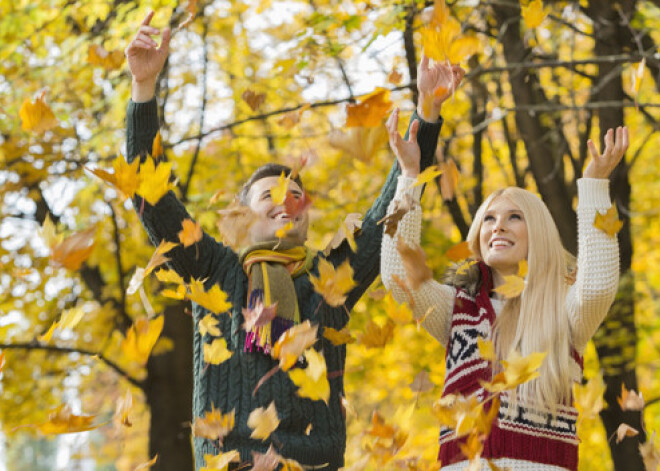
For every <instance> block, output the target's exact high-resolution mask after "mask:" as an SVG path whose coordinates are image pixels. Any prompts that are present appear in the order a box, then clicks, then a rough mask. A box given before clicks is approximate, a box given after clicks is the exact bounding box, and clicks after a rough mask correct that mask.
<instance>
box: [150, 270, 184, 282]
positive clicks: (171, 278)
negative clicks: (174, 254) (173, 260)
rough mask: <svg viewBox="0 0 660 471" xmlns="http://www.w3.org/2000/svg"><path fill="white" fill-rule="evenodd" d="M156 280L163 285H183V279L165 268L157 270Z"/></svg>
mask: <svg viewBox="0 0 660 471" xmlns="http://www.w3.org/2000/svg"><path fill="white" fill-rule="evenodd" d="M156 278H157V279H158V281H161V282H163V283H176V284H177V285H182V284H183V283H184V281H183V278H181V276H180V275H179V274H178V273H177V272H175V271H174V270H170V269H166V268H163V269H160V270H158V271H157V272H156Z"/></svg>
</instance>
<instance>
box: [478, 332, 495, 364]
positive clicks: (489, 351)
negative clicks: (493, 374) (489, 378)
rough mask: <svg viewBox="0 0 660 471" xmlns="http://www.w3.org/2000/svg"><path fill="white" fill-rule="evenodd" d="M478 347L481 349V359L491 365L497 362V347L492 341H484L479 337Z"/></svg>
mask: <svg viewBox="0 0 660 471" xmlns="http://www.w3.org/2000/svg"><path fill="white" fill-rule="evenodd" d="M477 346H478V347H479V355H481V358H483V359H484V360H486V361H489V362H491V363H494V362H495V360H496V357H495V345H493V342H492V341H491V340H484V339H483V338H482V337H479V338H478V339H477Z"/></svg>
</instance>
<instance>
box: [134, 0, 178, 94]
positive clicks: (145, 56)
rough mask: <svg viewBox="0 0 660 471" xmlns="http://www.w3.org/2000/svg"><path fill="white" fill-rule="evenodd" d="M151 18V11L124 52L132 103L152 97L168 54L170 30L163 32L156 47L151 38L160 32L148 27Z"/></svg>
mask: <svg viewBox="0 0 660 471" xmlns="http://www.w3.org/2000/svg"><path fill="white" fill-rule="evenodd" d="M153 16H154V12H153V11H150V12H149V13H148V14H147V16H146V17H145V19H144V20H143V21H142V23H141V24H140V28H139V29H138V32H137V34H136V36H135V38H134V39H133V40H132V41H131V42H130V44H129V45H128V47H127V48H126V50H125V51H124V53H125V54H126V59H127V61H128V68H129V69H130V71H131V74H132V75H133V87H132V98H133V101H148V100H150V99H151V98H152V97H153V96H154V93H155V91H156V80H157V79H158V74H159V73H160V71H161V69H162V68H163V66H164V65H165V61H166V60H167V54H168V52H169V46H170V37H171V32H170V29H169V28H166V29H164V30H163V37H162V41H161V44H160V46H158V43H157V42H156V41H155V40H154V39H152V36H159V35H160V34H161V33H160V30H159V29H158V28H154V27H153V26H150V25H149V23H151V19H152V18H153Z"/></svg>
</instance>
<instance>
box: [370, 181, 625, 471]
mask: <svg viewBox="0 0 660 471" xmlns="http://www.w3.org/2000/svg"><path fill="white" fill-rule="evenodd" d="M413 183H414V179H412V178H407V177H404V176H400V177H399V181H398V185H397V193H396V196H395V198H394V200H393V201H392V203H390V207H389V210H388V214H390V213H391V212H392V208H393V206H394V203H395V202H396V201H397V200H401V199H402V198H403V197H404V195H405V194H409V195H410V196H412V197H413V199H414V200H415V201H419V199H420V195H421V187H419V186H417V187H414V188H413V187H412V185H413ZM608 185H609V181H608V180H601V179H593V178H581V179H580V180H578V206H577V215H578V259H577V266H578V271H577V279H576V281H575V283H574V284H573V285H572V286H571V288H570V290H569V292H568V294H567V297H566V306H567V309H568V313H569V318H570V329H571V335H572V341H573V346H574V347H575V349H576V350H577V351H578V353H579V354H580V355H582V354H583V353H584V349H585V347H586V345H587V342H588V341H589V339H590V338H591V337H592V336H593V334H594V333H595V332H596V329H597V328H598V326H599V325H600V323H601V322H602V321H603V319H604V317H605V315H606V314H607V311H608V309H609V307H610V306H611V304H612V302H613V301H614V296H615V294H616V291H617V287H618V282H619V246H618V243H617V239H616V237H609V236H608V235H607V234H605V233H604V232H602V231H600V230H598V229H596V228H595V227H594V224H593V223H594V218H595V215H596V211H605V210H607V209H609V207H610V206H611V202H610V198H609V189H608ZM421 221H422V211H421V208H420V207H419V205H416V207H415V208H414V209H413V210H411V211H409V212H408V213H407V214H406V215H405V216H404V217H403V218H402V220H401V221H400V222H399V226H398V228H397V232H396V234H395V237H394V238H392V237H390V236H388V235H386V234H384V235H383V246H382V252H381V276H382V279H383V284H384V285H385V287H386V288H387V289H389V290H391V291H392V295H393V296H394V298H395V299H396V300H397V301H398V302H403V301H407V300H408V295H407V294H406V293H405V292H404V291H403V290H402V289H401V288H400V287H399V286H398V285H397V284H396V283H394V282H393V280H392V276H393V275H397V276H399V277H401V278H402V279H405V270H404V268H403V264H402V261H401V257H400V256H399V252H398V251H397V249H396V239H397V238H398V237H399V236H401V237H402V238H403V239H404V240H405V241H406V243H408V244H409V245H410V244H419V242H420V232H421ZM455 295H456V289H455V288H454V287H452V286H448V285H443V284H440V283H438V282H437V281H435V280H429V281H427V282H425V283H424V284H423V285H422V286H420V287H419V289H418V290H416V291H413V292H412V296H413V299H414V306H415V307H414V309H413V314H414V316H415V317H416V318H420V317H422V316H424V314H426V312H427V311H428V310H429V308H430V307H431V306H434V307H435V309H433V310H432V312H431V313H430V314H429V315H428V316H427V317H426V318H425V319H424V321H422V326H423V327H424V328H425V329H426V330H427V331H428V332H429V333H430V334H431V335H432V336H433V337H435V338H436V339H437V340H438V342H440V343H441V344H442V345H443V346H446V345H447V342H448V339H449V327H450V325H451V313H452V311H453V308H454V299H455ZM493 308H494V310H495V312H496V314H499V313H500V311H501V309H502V303H499V302H496V301H495V302H493ZM493 462H494V463H495V464H496V465H497V466H500V467H504V468H505V469H506V468H509V469H511V470H512V471H514V470H520V471H531V470H540V471H557V470H561V468H558V467H556V466H548V465H543V464H538V463H531V462H529V461H522V460H515V459H508V458H500V459H496V460H493ZM466 465H467V462H463V463H456V464H453V465H451V466H447V467H443V468H442V469H443V470H448V471H454V470H462V469H464V468H465V466H466ZM486 466H487V465H486Z"/></svg>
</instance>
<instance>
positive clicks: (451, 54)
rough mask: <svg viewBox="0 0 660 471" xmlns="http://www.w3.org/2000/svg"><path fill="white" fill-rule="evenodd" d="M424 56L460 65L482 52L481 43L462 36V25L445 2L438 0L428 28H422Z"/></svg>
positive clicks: (468, 36) (473, 37)
mask: <svg viewBox="0 0 660 471" xmlns="http://www.w3.org/2000/svg"><path fill="white" fill-rule="evenodd" d="M422 48H423V49H424V54H426V55H427V56H428V57H430V58H431V59H433V60H434V61H437V62H449V63H451V64H458V63H459V62H461V61H462V60H464V59H467V58H468V57H469V56H471V55H472V54H475V53H477V52H479V51H480V50H481V43H480V41H479V40H478V39H477V38H476V37H475V36H472V35H463V34H461V24H460V23H459V21H458V20H457V19H456V18H454V17H452V16H451V14H450V13H449V9H448V8H447V6H446V5H445V1H444V0H436V2H435V4H434V8H433V15H432V17H431V20H430V21H429V24H428V26H426V27H424V28H422Z"/></svg>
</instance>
